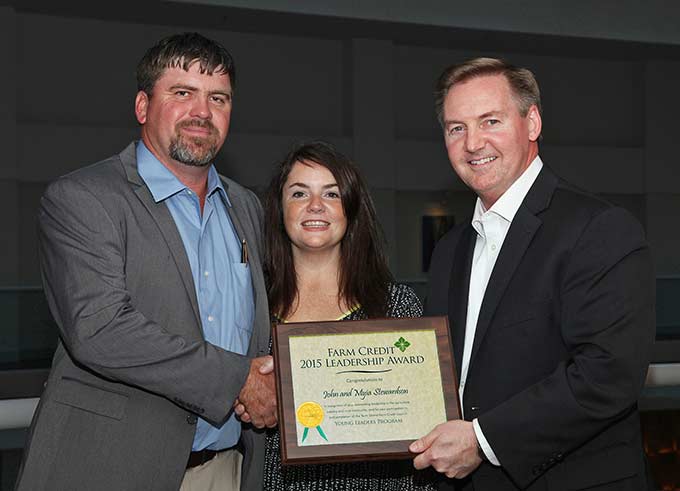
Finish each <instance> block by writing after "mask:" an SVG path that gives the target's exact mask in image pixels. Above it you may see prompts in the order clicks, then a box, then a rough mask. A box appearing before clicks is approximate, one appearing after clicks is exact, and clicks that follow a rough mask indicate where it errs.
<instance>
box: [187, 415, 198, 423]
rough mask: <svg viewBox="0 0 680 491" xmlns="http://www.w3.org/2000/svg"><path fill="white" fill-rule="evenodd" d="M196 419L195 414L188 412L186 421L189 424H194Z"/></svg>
mask: <svg viewBox="0 0 680 491" xmlns="http://www.w3.org/2000/svg"><path fill="white" fill-rule="evenodd" d="M197 421H198V418H197V417H196V416H195V415H193V414H190V415H189V416H187V423H189V424H190V425H195V424H196V422H197Z"/></svg>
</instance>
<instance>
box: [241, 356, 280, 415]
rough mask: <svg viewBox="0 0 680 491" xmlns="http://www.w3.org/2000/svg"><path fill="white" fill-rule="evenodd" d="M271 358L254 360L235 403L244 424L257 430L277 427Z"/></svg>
mask: <svg viewBox="0 0 680 491" xmlns="http://www.w3.org/2000/svg"><path fill="white" fill-rule="evenodd" d="M273 371H274V361H273V359H272V357H271V356H269V355H267V356H262V357H260V358H254V359H253V360H252V361H251V362H250V373H248V378H247V379H246V383H245V384H243V388H242V389H241V392H240V393H239V395H238V398H237V399H236V401H234V412H235V413H236V415H237V416H238V417H239V419H240V420H241V421H243V422H244V423H252V424H253V426H255V427H256V428H264V427H265V426H266V427H267V428H273V427H274V426H276V389H275V387H274V374H273V373H272V372H273Z"/></svg>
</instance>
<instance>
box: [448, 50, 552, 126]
mask: <svg viewBox="0 0 680 491" xmlns="http://www.w3.org/2000/svg"><path fill="white" fill-rule="evenodd" d="M488 75H503V76H504V77H505V78H506V80H507V81H508V83H509V84H510V89H511V90H512V94H513V96H514V97H515V99H516V101H517V105H518V108H519V113H520V114H521V115H522V117H524V116H526V115H527V113H528V112H529V108H530V107H531V106H536V108H537V109H538V112H539V114H540V113H541V91H540V90H539V88H538V82H536V78H535V77H534V74H533V73H531V70H528V69H526V68H519V67H516V66H514V65H511V64H509V63H507V62H506V61H504V60H499V59H497V58H474V59H472V60H469V61H466V62H464V63H460V64H456V65H451V66H450V67H448V68H447V69H446V70H444V72H443V73H442V74H441V76H440V77H439V80H438V81H437V88H436V90H435V111H436V112H437V119H438V120H439V124H441V125H442V128H443V127H444V100H445V99H446V95H447V94H448V93H449V90H451V87H453V86H454V85H455V84H460V83H463V82H466V81H468V80H470V79H473V78H476V77H484V76H488Z"/></svg>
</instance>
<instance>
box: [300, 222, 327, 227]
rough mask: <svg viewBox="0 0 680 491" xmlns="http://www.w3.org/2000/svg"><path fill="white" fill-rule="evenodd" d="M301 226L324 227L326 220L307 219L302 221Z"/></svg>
mask: <svg viewBox="0 0 680 491" xmlns="http://www.w3.org/2000/svg"><path fill="white" fill-rule="evenodd" d="M302 226H303V227H326V226H328V222H324V221H323V220H308V221H306V222H302Z"/></svg>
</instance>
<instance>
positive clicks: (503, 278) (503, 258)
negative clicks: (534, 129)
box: [470, 165, 557, 365]
mask: <svg viewBox="0 0 680 491" xmlns="http://www.w3.org/2000/svg"><path fill="white" fill-rule="evenodd" d="M556 186H557V177H556V176H555V174H553V173H552V172H551V171H550V169H548V168H547V167H546V166H545V165H544V166H543V169H542V170H541V172H540V174H539V175H538V177H537V178H536V181H535V182H534V184H533V186H532V187H531V189H530V190H529V193H528V194H527V196H526V197H525V198H524V201H523V202H522V204H521V205H520V207H519V209H518V210H517V214H516V215H515V217H514V219H513V220H512V224H511V225H510V229H509V230H508V234H507V236H506V237H505V241H504V242H503V247H502V248H501V251H500V254H499V256H498V259H497V260H496V264H495V265H494V268H493V271H492V272H491V277H490V278H489V283H488V285H487V287H486V293H485V294H484V300H483V301H482V307H481V310H480V312H479V318H478V320H477V329H476V331H475V340H474V343H473V345H472V354H471V356H470V365H472V362H473V361H474V358H475V355H476V354H477V351H478V350H479V346H480V345H481V343H482V340H483V339H484V335H485V334H486V331H487V329H488V328H489V325H490V324H491V321H492V320H493V316H494V313H495V312H496V309H497V307H498V304H499V303H500V301H501V300H502V298H503V295H504V294H505V290H506V289H507V287H508V284H509V283H510V280H511V279H512V276H513V274H514V273H515V270H516V269H517V266H518V265H519V264H520V262H521V261H522V260H523V258H524V254H525V253H526V250H527V248H528V247H529V244H531V241H532V239H533V237H534V235H535V234H536V231H537V230H538V229H539V228H540V226H541V224H542V221H541V220H540V218H538V217H537V216H536V215H537V214H539V213H540V212H541V211H543V210H544V209H546V208H547V207H548V205H549V204H550V200H551V199H552V195H553V193H554V191H555V187H556Z"/></svg>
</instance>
